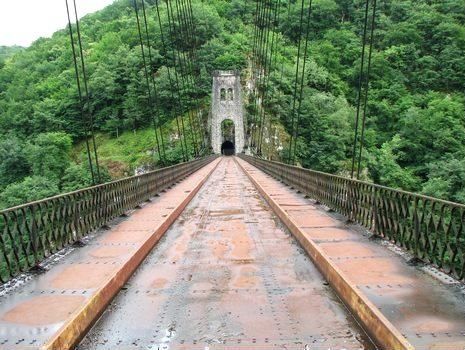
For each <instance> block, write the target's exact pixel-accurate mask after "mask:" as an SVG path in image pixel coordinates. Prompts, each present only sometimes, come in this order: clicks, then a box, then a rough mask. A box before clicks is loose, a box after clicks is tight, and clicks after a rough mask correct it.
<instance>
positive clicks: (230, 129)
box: [221, 119, 236, 156]
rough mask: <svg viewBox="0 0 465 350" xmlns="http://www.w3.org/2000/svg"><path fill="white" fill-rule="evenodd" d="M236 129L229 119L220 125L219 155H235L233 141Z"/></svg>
mask: <svg viewBox="0 0 465 350" xmlns="http://www.w3.org/2000/svg"><path fill="white" fill-rule="evenodd" d="M235 135H236V128H235V125H234V122H233V121H232V120H231V119H225V120H223V122H222V123H221V137H222V140H223V143H222V144H221V154H223V155H225V156H232V155H234V154H235V153H236V146H235V145H234V142H233V141H234V140H235V139H236V136H235Z"/></svg>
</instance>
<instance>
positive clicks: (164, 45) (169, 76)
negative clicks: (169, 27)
mask: <svg viewBox="0 0 465 350" xmlns="http://www.w3.org/2000/svg"><path fill="white" fill-rule="evenodd" d="M155 9H156V12H157V19H158V25H159V28H160V39H161V43H162V47H163V50H164V51H165V54H168V47H167V45H166V40H165V35H164V30H163V24H162V21H161V15H160V6H159V2H158V1H156V2H155ZM166 68H167V71H168V81H169V84H170V94H171V99H172V100H173V103H174V101H175V100H176V98H175V96H174V93H173V86H174V83H173V79H172V76H171V70H170V68H169V67H168V65H167V66H166ZM172 113H173V114H172V115H173V117H174V119H175V120H176V127H177V130H178V134H179V140H180V142H181V150H182V154H183V159H184V161H187V159H188V156H187V144H186V149H184V145H183V134H182V133H181V126H180V123H179V115H176V111H175V109H172ZM184 140H185V138H184Z"/></svg>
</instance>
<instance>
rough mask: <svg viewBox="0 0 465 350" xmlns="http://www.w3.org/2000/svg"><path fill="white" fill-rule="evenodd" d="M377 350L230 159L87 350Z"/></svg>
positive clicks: (122, 296)
mask: <svg viewBox="0 0 465 350" xmlns="http://www.w3.org/2000/svg"><path fill="white" fill-rule="evenodd" d="M305 344H309V345H311V349H361V348H362V349H373V346H372V345H371V344H370V342H369V341H368V340H367V339H366V336H365V335H364V333H363V331H361V330H360V328H359V327H358V326H357V324H356V323H355V322H354V321H353V319H352V317H351V316H349V315H348V314H347V311H346V309H345V308H344V306H343V305H342V304H341V302H340V301H339V300H338V298H337V297H336V295H335V294H334V293H333V292H332V291H331V290H330V288H329V287H328V286H327V285H325V283H324V280H323V278H322V276H321V275H320V273H319V272H318V271H317V269H316V268H315V267H314V266H313V264H312V263H311V262H310V259H309V258H308V257H307V255H306V254H305V252H304V251H303V250H302V249H301V248H300V247H299V246H298V245H297V244H296V243H295V240H294V239H293V238H292V237H291V235H290V233H288V232H287V231H286V230H285V229H284V228H283V226H282V225H281V224H280V223H279V222H278V220H277V219H276V217H275V216H274V215H273V212H272V210H271V209H270V207H269V206H268V205H267V204H266V202H265V201H264V200H263V199H262V198H261V197H260V195H259V194H258V192H257V190H256V189H255V188H254V186H253V185H252V183H251V182H250V180H249V179H248V178H247V177H246V175H245V174H244V172H243V171H242V170H241V169H240V168H239V166H238V164H237V163H236V162H235V161H234V160H233V158H225V159H224V160H223V161H222V163H221V164H220V165H219V167H218V168H217V169H216V171H215V172H214V173H213V174H212V176H211V178H210V179H209V181H208V182H207V184H206V186H204V187H203V188H202V190H201V191H200V192H199V194H198V195H197V196H196V198H195V199H194V200H193V202H191V204H190V205H189V206H188V207H187V209H186V211H185V212H184V213H183V214H182V215H181V217H180V218H179V219H178V220H177V221H176V222H175V224H174V225H173V226H172V227H171V229H170V230H169V231H168V232H167V234H166V235H165V237H164V238H163V240H162V241H160V243H159V244H158V245H157V247H156V248H155V249H154V251H153V252H152V253H151V254H150V255H149V257H148V258H147V259H146V261H145V262H144V263H143V265H142V266H141V267H140V268H139V270H138V271H137V273H136V275H135V276H134V277H133V278H132V279H131V280H130V281H129V283H128V284H127V285H126V287H125V290H124V291H123V292H122V293H120V295H119V296H118V297H117V298H116V299H115V300H114V301H113V302H112V304H111V306H110V307H109V309H108V312H106V313H105V314H104V316H103V317H102V318H101V320H100V321H99V322H98V324H97V325H96V326H95V327H94V328H93V330H92V331H91V332H90V334H89V335H88V336H87V337H86V339H85V340H84V341H83V343H82V344H81V346H80V349H127V348H131V347H134V348H150V349H157V348H160V349H168V348H169V349H190V350H191V349H192V350H195V349H205V348H206V346H208V347H210V348H211V349H283V348H287V349H303V348H304V346H305Z"/></svg>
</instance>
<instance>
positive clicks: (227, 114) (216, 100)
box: [210, 71, 245, 154]
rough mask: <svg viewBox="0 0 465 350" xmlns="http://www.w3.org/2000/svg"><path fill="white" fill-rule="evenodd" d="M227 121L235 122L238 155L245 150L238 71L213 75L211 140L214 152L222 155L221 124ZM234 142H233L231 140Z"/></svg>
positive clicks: (235, 141)
mask: <svg viewBox="0 0 465 350" xmlns="http://www.w3.org/2000/svg"><path fill="white" fill-rule="evenodd" d="M225 119H230V120H232V121H233V122H234V127H235V131H234V134H235V140H234V146H235V148H236V153H242V151H243V150H244V142H245V138H244V110H243V104H242V92H241V79H240V72H238V71H217V72H215V73H214V74H213V88H212V113H211V121H210V125H211V140H212V148H213V152H214V153H216V154H221V144H222V143H223V139H222V135H221V123H222V122H223V120H225ZM230 141H232V140H230Z"/></svg>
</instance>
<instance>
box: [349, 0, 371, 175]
mask: <svg viewBox="0 0 465 350" xmlns="http://www.w3.org/2000/svg"><path fill="white" fill-rule="evenodd" d="M369 4H370V0H366V1H365V20H364V25H363V39H362V52H361V55H360V56H361V58H360V73H359V74H360V76H359V80H358V92H357V112H356V115H355V127H354V129H355V130H354V144H353V150H352V169H351V172H350V177H351V178H354V173H355V159H356V153H357V144H358V129H359V121H360V107H361V103H362V85H363V73H364V70H365V66H364V65H365V48H366V38H367V27H368V12H369Z"/></svg>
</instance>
